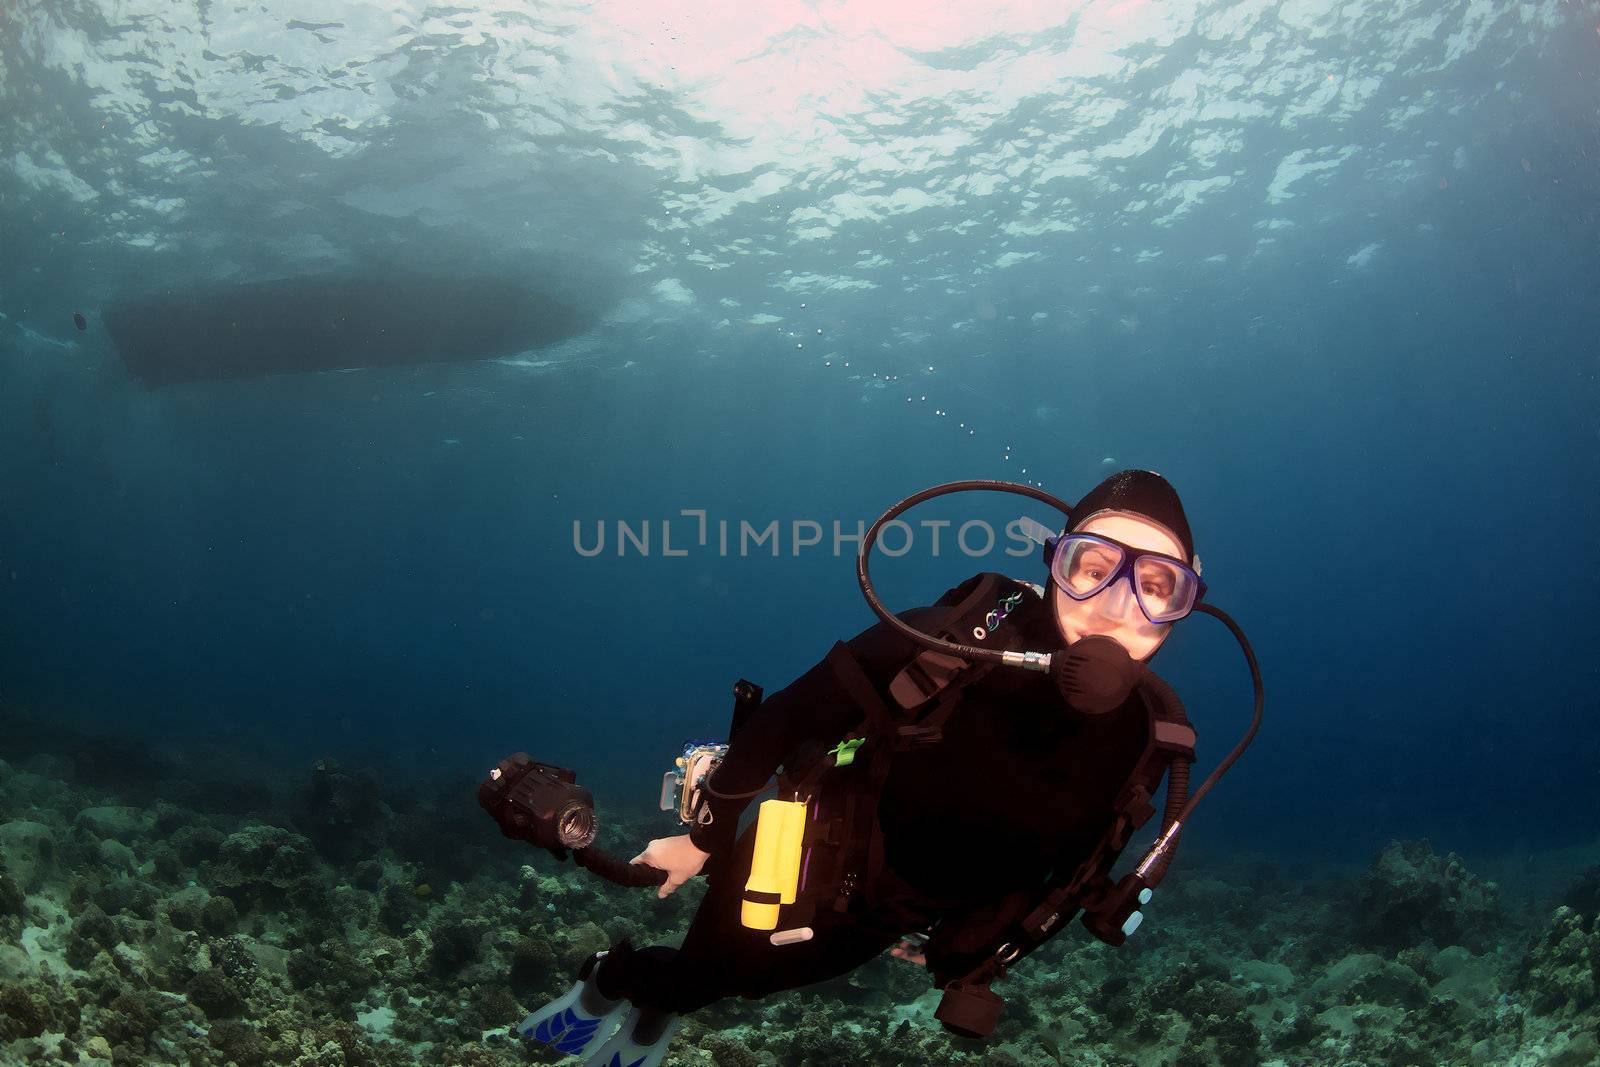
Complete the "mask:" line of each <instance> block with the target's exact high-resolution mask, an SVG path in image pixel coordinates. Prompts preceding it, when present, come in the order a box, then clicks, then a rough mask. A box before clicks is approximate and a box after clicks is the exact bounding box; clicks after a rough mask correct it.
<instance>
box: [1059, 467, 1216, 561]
mask: <svg viewBox="0 0 1600 1067" xmlns="http://www.w3.org/2000/svg"><path fill="white" fill-rule="evenodd" d="M1097 511H1127V512H1132V513H1133V514H1135V515H1141V516H1143V517H1145V518H1147V519H1150V520H1152V521H1154V522H1158V523H1160V524H1161V525H1162V526H1165V527H1166V528H1167V529H1169V530H1171V531H1172V535H1173V536H1174V537H1176V538H1177V539H1178V544H1179V545H1181V546H1182V547H1183V556H1184V559H1185V560H1186V561H1188V562H1191V563H1192V562H1193V561H1194V535H1193V534H1191V533H1190V532H1189V519H1188V517H1187V516H1186V515H1184V513H1183V502H1182V501H1180V500H1179V499H1178V491H1177V490H1176V489H1174V488H1172V483H1171V482H1169V481H1167V480H1166V479H1165V478H1163V477H1161V475H1159V474H1157V473H1156V472H1155V471H1140V470H1127V471H1118V472H1117V473H1116V474H1113V475H1112V476H1111V477H1109V478H1107V479H1106V480H1105V481H1103V482H1101V483H1100V484H1099V485H1097V486H1095V487H1094V488H1093V489H1091V490H1089V491H1088V492H1087V493H1086V494H1084V497H1083V499H1082V500H1079V501H1078V503H1077V504H1076V505H1075V506H1074V507H1073V509H1072V521H1071V522H1070V523H1069V524H1068V528H1069V529H1073V530H1076V529H1077V528H1078V527H1079V526H1080V525H1082V523H1083V522H1084V520H1086V519H1088V517H1089V516H1090V515H1093V514H1094V513H1095V512H1097Z"/></svg>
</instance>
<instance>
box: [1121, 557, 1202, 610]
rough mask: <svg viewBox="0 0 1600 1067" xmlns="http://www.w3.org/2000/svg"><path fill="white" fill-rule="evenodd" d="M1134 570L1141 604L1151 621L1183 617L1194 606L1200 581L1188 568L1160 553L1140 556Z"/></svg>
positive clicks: (1135, 585) (1135, 584) (1135, 583)
mask: <svg viewBox="0 0 1600 1067" xmlns="http://www.w3.org/2000/svg"><path fill="white" fill-rule="evenodd" d="M1133 572H1134V579H1135V581H1134V588H1135V589H1136V590H1137V591H1138V594H1139V606H1140V607H1142V608H1143V609H1144V613H1145V615H1146V616H1148V617H1149V619H1150V621H1151V622H1172V621H1174V620H1176V619H1181V618H1183V617H1184V616H1185V615H1187V614H1189V611H1190V609H1192V608H1193V607H1194V600H1195V593H1196V592H1197V590H1198V583H1197V582H1196V580H1195V577H1194V574H1193V572H1191V571H1189V570H1188V569H1187V568H1185V567H1180V566H1178V565H1177V564H1176V563H1173V562H1172V561H1171V560H1165V559H1160V558H1158V557H1156V556H1140V557H1139V558H1138V559H1137V560H1135V561H1134V565H1133Z"/></svg>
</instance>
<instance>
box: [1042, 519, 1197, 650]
mask: <svg viewBox="0 0 1600 1067" xmlns="http://www.w3.org/2000/svg"><path fill="white" fill-rule="evenodd" d="M1073 532H1074V533H1091V534H1099V535H1100V536H1102V537H1109V538H1111V539H1112V540H1113V541H1121V542H1122V543H1123V544H1125V545H1131V546H1133V547H1134V548H1137V549H1142V550H1143V551H1146V552H1160V553H1162V554H1163V555H1168V556H1175V557H1177V558H1178V559H1183V558H1184V554H1183V547H1182V546H1181V545H1179V544H1178V539H1177V538H1176V537H1174V536H1173V535H1172V533H1171V531H1169V530H1168V529H1167V528H1166V527H1165V526H1162V525H1160V524H1159V523H1156V522H1152V521H1150V520H1149V519H1146V518H1142V517H1141V516H1138V515H1134V514H1131V513H1129V512H1126V511H1099V512H1096V513H1095V514H1093V515H1091V516H1090V517H1089V521H1088V522H1085V523H1084V524H1083V525H1081V526H1079V527H1077V528H1076V529H1074V530H1073ZM1116 563H1117V559H1116V557H1115V555H1114V554H1112V553H1110V552H1099V551H1096V550H1094V549H1090V550H1088V551H1086V552H1083V553H1081V554H1080V556H1079V557H1078V559H1077V560H1076V561H1075V563H1074V566H1073V573H1072V574H1069V575H1068V576H1067V577H1068V581H1069V582H1071V584H1073V585H1074V586H1075V587H1078V588H1082V589H1093V588H1094V587H1095V585H1096V584H1098V583H1099V582H1101V581H1103V580H1104V578H1105V575H1106V573H1108V572H1109V571H1110V570H1112V569H1113V568H1114V567H1115V566H1116ZM1130 580H1131V579H1130V577H1129V576H1128V575H1123V576H1122V577H1121V578H1118V579H1117V580H1116V581H1115V582H1113V583H1111V585H1110V586H1108V587H1107V588H1105V589H1102V590H1101V591H1100V592H1098V593H1096V594H1095V595H1094V596H1092V597H1090V598H1089V599H1088V600H1074V599H1072V598H1071V597H1069V596H1067V594H1066V593H1063V592H1062V591H1061V589H1060V587H1059V586H1057V585H1056V584H1055V583H1054V582H1051V583H1050V590H1051V597H1052V600H1051V603H1052V604H1053V606H1054V608H1055V614H1056V626H1057V628H1059V629H1060V631H1061V636H1062V637H1064V638H1065V639H1066V642H1067V644H1069V645H1070V644H1072V643H1073V642H1075V641H1077V640H1079V639H1080V638H1083V637H1089V636H1103V637H1109V638H1111V639H1113V640H1115V641H1116V642H1117V643H1118V644H1120V645H1122V647H1123V648H1125V649H1127V650H1128V655H1129V656H1132V657H1133V658H1134V659H1136V660H1146V659H1149V658H1150V657H1151V656H1152V655H1154V654H1155V650H1156V649H1158V648H1160V647H1161V642H1163V641H1165V640H1166V639H1167V634H1168V633H1169V632H1170V631H1171V630H1172V624H1171V623H1161V624H1157V623H1153V622H1151V621H1150V620H1149V619H1147V618H1146V617H1145V614H1144V612H1143V611H1142V610H1141V609H1140V608H1139V601H1138V599H1137V598H1136V597H1135V596H1134V592H1133V587H1132V586H1131V585H1129V584H1128V583H1129V581H1130ZM1171 592H1172V591H1171V590H1167V591H1166V592H1165V593H1163V592H1162V590H1160V589H1155V588H1146V589H1145V590H1144V593H1145V596H1146V597H1151V598H1159V597H1161V596H1163V595H1167V596H1170V595H1171Z"/></svg>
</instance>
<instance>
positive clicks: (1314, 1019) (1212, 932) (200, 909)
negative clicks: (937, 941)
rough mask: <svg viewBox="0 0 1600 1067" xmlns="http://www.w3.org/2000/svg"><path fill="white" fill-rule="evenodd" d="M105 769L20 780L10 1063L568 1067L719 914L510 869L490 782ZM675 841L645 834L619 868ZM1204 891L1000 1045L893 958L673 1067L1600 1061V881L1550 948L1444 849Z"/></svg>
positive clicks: (703, 1046) (45, 762)
mask: <svg viewBox="0 0 1600 1067" xmlns="http://www.w3.org/2000/svg"><path fill="white" fill-rule="evenodd" d="M101 751H102V749H101V747H99V746H90V747H89V748H88V749H86V755H84V756H83V757H75V758H73V759H71V760H64V759H61V758H58V757H55V756H53V755H52V754H51V753H49V752H48V751H41V752H38V753H34V754H33V755H31V756H29V757H28V758H26V759H21V760H18V761H16V762H15V763H5V762H0V812H3V813H4V814H5V815H6V818H7V821H5V822H4V823H3V824H0V1062H4V1063H8V1064H9V1063H18V1064H24V1063H63V1064H83V1065H89V1064H93V1065H97V1067H100V1065H107V1064H109V1065H113V1067H132V1065H135V1064H140V1065H142V1064H184V1065H196V1067H228V1065H230V1064H231V1065H234V1067H278V1065H282V1067H368V1065H370V1067H414V1065H415V1067H445V1065H474V1067H504V1065H511V1064H525V1063H553V1062H558V1057H556V1056H555V1055H554V1054H553V1053H550V1052H548V1051H547V1050H545V1049H544V1048H542V1047H541V1046H534V1045H531V1044H528V1043H525V1042H523V1041H521V1040H520V1039H517V1038H516V1037H515V1036H513V1034H512V1032H511V1030H510V1027H511V1026H512V1025H513V1024H515V1023H516V1022H517V1021H518V1020H520V1019H521V1017H522V1016H523V1015H524V1014H525V1013H526V1012H528V1011H529V1010H530V1009H532V1008H533V1007H534V1006H535V1005H537V1004H539V1003H541V1002H543V1001H544V1000H547V999H549V998H550V997H553V996H555V995H557V994H558V993H560V992H561V991H562V990H564V989H565V988H566V987H567V985H568V984H569V983H570V981H571V976H572V974H573V971H574V970H575V969H576V967H577V965H578V964H579V963H580V962H581V961H582V960H583V959H584V958H586V957H587V956H588V955H589V954H590V953H592V952H594V951H595V950H596V949H599V948H603V947H605V946H606V945H607V944H610V943H612V942H614V941H616V940H620V939H621V938H624V937H627V938H630V939H632V940H633V941H634V943H635V944H650V943H668V944H670V943H674V942H675V941H676V939H677V938H678V937H679V936H680V935H681V933H682V931H683V929H684V928H685V926H686V925H687V922H688V920H689V918H690V917H691V916H692V914H693V910H694V906H695V904H696V903H697V901H698V897H699V894H700V892H701V888H700V887H699V885H698V884H697V883H691V884H690V885H689V886H686V887H685V888H684V889H682V890H680V891H679V893H677V894H675V895H674V896H673V897H671V898H669V899H668V900H666V901H658V900H657V899H656V898H655V896H654V894H653V893H649V892H629V891H625V890H620V889H616V888H614V887H611V886H608V885H606V884H604V883H601V882H599V881H598V880H596V879H594V878H593V877H591V876H589V875H587V874H586V873H585V872H582V871H579V870H577V869H576V868H574V867H572V866H571V865H562V864H559V863H557V862H556V861H555V860H554V859H553V858H551V857H550V856H549V855H548V854H547V853H544V852H541V851H538V850H535V849H532V848H528V847H524V846H519V845H518V844H516V843H514V842H509V841H505V840H504V839H502V838H500V836H499V835H498V833H496V832H495V831H494V829H493V827H492V826H490V825H488V824H487V823H486V822H484V821H483V819H482V816H481V814H480V813H478V812H477V811H476V806H475V805H474V804H473V802H472V793H471V786H472V784H473V783H470V782H462V781H449V782H443V783H436V784H433V785H420V784H418V783H414V782H413V783H406V785H405V787H404V788H402V789H393V790H389V789H388V783H387V782H386V780H385V779H384V778H382V777H380V776H376V775H372V774H370V773H365V772H358V771H349V770H345V769H342V768H340V767H339V766H337V765H335V764H333V763H331V762H326V761H324V762H322V763H318V764H316V765H314V766H313V767H311V768H310V769H309V773H308V774H306V775H305V776H304V777H303V778H302V779H301V780H300V781H298V782H294V781H290V782H286V783H276V782H260V783H254V784H249V783H245V784H243V785H242V787H241V790H240V792H242V793H243V794H245V795H248V796H250V797H251V798H253V801H252V803H251V804H249V805H234V804H232V803H224V802H220V801H218V800H217V799H216V798H214V797H209V798H207V797H208V795H207V794H203V793H194V792H190V793H186V792H184V791H183V790H179V789H161V788H159V787H160V784H161V775H162V774H163V773H169V772H168V771H164V770H163V768H165V767H167V764H166V763H164V762H163V761H162V760H160V759H157V758H155V757H153V756H150V757H146V758H143V759H142V760H141V761H140V762H139V763H138V764H137V765H136V766H135V767H133V768H132V769H130V770H127V771H125V772H118V773H116V774H113V775H112V776H111V777H110V778H109V779H107V780H101V779H98V778H95V777H93V775H94V774H98V773H100V772H102V771H104V770H105V769H106V761H105V759H104V758H103V757H102V756H100V755H97V753H100V752H101ZM84 768H87V772H86V771H85V770H84ZM171 773H175V772H171ZM189 777H192V776H189ZM24 796H25V797H26V798H27V803H26V804H21V803H18V799H17V798H19V797H24ZM664 829H666V828H665V827H663V825H662V824H661V823H660V822H658V821H646V820H645V819H643V818H639V819H621V820H614V821H613V822H612V823H611V824H610V825H608V826H607V828H606V830H605V831H604V834H605V835H606V836H607V837H609V838H612V839H613V840H610V841H606V840H603V841H602V844H607V845H616V847H618V848H622V847H626V845H625V844H623V843H635V842H642V841H644V840H646V839H648V838H649V837H651V836H660V835H661V834H662V833H663V832H664ZM1184 864H1185V866H1184V868H1183V869H1182V870H1180V871H1178V872H1176V873H1175V875H1174V877H1173V878H1172V879H1171V880H1169V882H1168V883H1167V884H1166V886H1164V887H1163V890H1162V892H1161V894H1160V900H1159V902H1158V903H1156V904H1153V905H1151V914H1150V916H1149V921H1148V922H1147V923H1146V926H1145V928H1144V929H1142V930H1141V931H1140V932H1139V934H1138V935H1137V937H1135V938H1133V939H1132V940H1130V942H1129V943H1128V944H1127V945H1125V946H1123V947H1122V948H1121V949H1111V948H1109V947H1108V946H1105V945H1102V944H1101V943H1099V942H1098V941H1095V940H1093V939H1092V938H1090V937H1089V936H1088V935H1087V934H1086V933H1085V932H1084V931H1083V930H1082V929H1081V927H1079V926H1077V925H1076V924H1073V925H1072V926H1070V927H1068V928H1067V929H1066V930H1065V931H1064V932H1063V933H1062V935H1061V936H1059V937H1057V938H1056V939H1055V940H1053V941H1052V942H1051V943H1049V944H1048V945H1046V946H1044V947H1043V948H1042V949H1041V950H1040V951H1038V952H1036V953H1034V954H1033V955H1032V956H1030V957H1029V959H1028V960H1026V961H1025V962H1024V963H1023V964H1022V965H1020V966H1018V967H1017V968H1016V969H1015V970H1013V971H1012V972H1011V973H1010V974H1009V975H1008V976H1007V977H1006V978H1005V979H1004V981H1003V982H1002V983H1000V985H999V986H998V987H997V989H998V990H999V991H1000V992H1002V993H1003V994H1004V995H1005V997H1006V999H1007V1010H1006V1012H1005V1015H1004V1017H1003V1018H1002V1021H1001V1023H1000V1026H999V1028H998V1030H997V1032H996V1034H995V1036H994V1038H993V1039H992V1040H990V1041H989V1042H987V1043H982V1042H974V1041H967V1040H963V1039H960V1038H957V1037H953V1036H951V1035H949V1034H947V1033H945V1032H944V1031H943V1030H942V1029H941V1028H940V1027H939V1026H938V1025H937V1023H936V1022H935V1020H934V1019H933V1011H934V1008H935V1007H936V1005H937V1001H938V994H937V992H936V991H934V990H932V989H930V986H929V981H928V976H927V973H926V972H925V971H923V970H921V969H919V968H917V967H915V966H913V965H911V964H908V963H905V962H903V961H898V960H893V959H890V958H888V957H887V956H885V957H883V958H880V959H878V960H874V961H872V962H871V963H869V964H867V965H866V966H864V967H862V968H860V969H859V970H857V971H856V972H854V973H852V974H850V975H846V976H844V977H841V978H838V979H835V980H833V981H831V982H826V983H822V984H820V985H817V986H813V987H810V988H807V989H803V990H796V991H792V992H789V993H784V994H778V995H774V996H769V997H765V998H762V999H760V1000H746V999H740V998H734V999H732V1000H729V1001H724V1002H721V1003H718V1004H716V1005H713V1006H711V1007H710V1008H707V1009H706V1010H704V1011H701V1012H697V1013H695V1014H694V1015H692V1016H690V1017H689V1018H688V1019H686V1020H685V1021H684V1023H683V1026H682V1029H681V1030H680V1032H679V1037H678V1039H677V1041H676V1042H675V1044H674V1046H673V1050H672V1052H671V1053H670V1055H669V1057H668V1060H667V1063H668V1065H669V1067H690V1065H692V1067H799V1065H802V1064H804V1065H806V1067H833V1065H838V1067H846V1065H850V1067H856V1065H862V1064H877V1065H885V1067H913V1065H916V1067H924V1065H927V1064H948V1065H952V1067H1035V1065H1082V1067H1113V1065H1115V1067H1128V1065H1134V1064H1139V1065H1145V1064H1148V1065H1156V1064H1160V1065H1162V1067H1312V1065H1321V1064H1328V1065H1348V1064H1363V1065H1367V1064H1371V1065H1384V1067H1406V1065H1410V1064H1417V1065H1423V1064H1426V1065H1430V1067H1432V1065H1437V1064H1463V1065H1467V1064H1471V1065H1483V1064H1512V1065H1516V1067H1533V1065H1536V1064H1537V1065H1554V1067H1578V1065H1580V1064H1592V1063H1596V1062H1600V1047H1597V1045H1596V1041H1595V1037H1594V1035H1595V1034H1596V1033H1600V866H1596V867H1592V868H1590V869H1588V870H1587V871H1585V872H1583V873H1582V874H1581V875H1579V876H1578V877H1577V878H1576V879H1575V880H1573V881H1572V882H1571V884H1570V885H1566V886H1564V887H1562V888H1560V890H1559V892H1555V893H1553V894H1548V895H1547V896H1546V897H1545V898H1543V899H1541V900H1540V902H1539V906H1538V907H1537V908H1535V909H1534V911H1533V919H1532V920H1531V925H1530V924H1529V922H1524V921H1522V920H1519V919H1518V918H1517V916H1516V915H1515V914H1508V913H1507V911H1506V910H1504V909H1502V908H1501V907H1500V905H1499V903H1498V891H1497V887H1496V885H1495V884H1494V883H1492V882H1489V881H1486V880H1483V879H1480V878H1478V877H1476V876H1475V875H1474V874H1473V873H1472V872H1471V871H1470V870H1469V869H1468V865H1467V864H1466V863H1465V862H1464V861H1463V860H1462V859H1461V858H1460V857H1458V856H1456V855H1454V854H1447V855H1445V856H1443V857H1441V856H1439V855H1437V854H1436V853H1435V852H1434V851H1433V849H1432V847H1431V846H1430V845H1429V844H1428V843H1427V842H1395V843H1393V844H1391V845H1390V846H1389V847H1387V848H1385V849H1384V850H1383V851H1382V853H1381V854H1380V855H1378V856H1377V857H1375V858H1374V860H1373V862H1372V864H1371V866H1370V868H1369V869H1368V870H1367V871H1366V872H1365V873H1364V874H1362V875H1360V877H1359V878H1346V877H1343V876H1342V875H1335V874H1329V875H1327V876H1325V877H1322V878H1320V879H1317V878H1311V877H1309V876H1308V877H1300V878H1290V877H1288V876H1286V875H1285V874H1284V873H1283V872H1282V871H1280V870H1279V869H1278V868H1277V867H1276V866H1275V865H1273V864H1271V863H1267V862H1264V861H1260V860H1254V859H1249V858H1236V859H1216V860H1212V861H1210V862H1206V861H1203V860H1200V859H1197V858H1194V857H1187V856H1186V857H1185V859H1184Z"/></svg>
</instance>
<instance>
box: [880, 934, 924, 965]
mask: <svg viewBox="0 0 1600 1067" xmlns="http://www.w3.org/2000/svg"><path fill="white" fill-rule="evenodd" d="M927 943H928V937H927V935H926V934H907V935H906V936H905V937H902V938H901V939H900V943H899V944H898V945H896V946H895V947H894V948H892V949H890V950H889V955H891V956H893V957H895V958H896V959H901V960H905V961H907V962H908V963H914V964H916V965H917V966H918V967H926V966H927V965H928V957H927V956H926V955H924V954H923V951H922V946H924V945H926V944H927Z"/></svg>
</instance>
